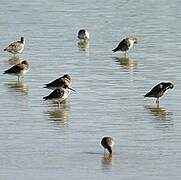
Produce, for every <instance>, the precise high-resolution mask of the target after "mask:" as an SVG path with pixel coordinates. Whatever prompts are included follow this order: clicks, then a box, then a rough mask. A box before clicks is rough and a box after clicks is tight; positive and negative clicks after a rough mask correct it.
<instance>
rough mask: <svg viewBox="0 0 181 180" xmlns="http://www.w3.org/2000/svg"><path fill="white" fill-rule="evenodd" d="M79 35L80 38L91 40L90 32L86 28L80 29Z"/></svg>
mask: <svg viewBox="0 0 181 180" xmlns="http://www.w3.org/2000/svg"><path fill="white" fill-rule="evenodd" d="M77 37H78V38H79V40H83V41H86V40H89V33H88V31H87V30H86V29H80V30H79V32H78V36H77Z"/></svg>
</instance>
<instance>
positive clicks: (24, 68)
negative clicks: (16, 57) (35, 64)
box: [3, 61, 30, 81]
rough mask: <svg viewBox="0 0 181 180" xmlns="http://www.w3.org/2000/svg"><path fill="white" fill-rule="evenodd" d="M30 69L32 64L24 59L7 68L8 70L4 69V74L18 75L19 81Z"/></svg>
mask: <svg viewBox="0 0 181 180" xmlns="http://www.w3.org/2000/svg"><path fill="white" fill-rule="evenodd" d="M29 70H30V65H29V64H28V62H27V61H22V62H21V63H19V64H16V65H14V66H12V67H11V68H9V69H7V70H6V71H4V73H3V74H9V75H14V76H18V81H19V79H20V76H23V75H25V74H26V73H27V72H28V71H29Z"/></svg>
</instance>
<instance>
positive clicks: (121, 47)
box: [112, 37, 138, 57]
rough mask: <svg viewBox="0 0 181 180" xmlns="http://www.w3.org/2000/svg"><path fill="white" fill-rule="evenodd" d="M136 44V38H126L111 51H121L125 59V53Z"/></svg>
mask: <svg viewBox="0 0 181 180" xmlns="http://www.w3.org/2000/svg"><path fill="white" fill-rule="evenodd" d="M137 42H138V39H137V38H136V37H128V38H125V39H123V40H122V41H121V42H120V43H119V44H118V46H117V47H116V48H115V49H113V50H112V51H113V52H117V51H123V52H124V55H125V57H127V52H128V51H129V50H130V49H131V48H132V47H133V45H134V44H136V43H137Z"/></svg>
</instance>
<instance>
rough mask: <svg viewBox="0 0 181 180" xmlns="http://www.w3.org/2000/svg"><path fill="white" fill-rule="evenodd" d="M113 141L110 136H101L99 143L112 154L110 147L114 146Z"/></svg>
mask: <svg viewBox="0 0 181 180" xmlns="http://www.w3.org/2000/svg"><path fill="white" fill-rule="evenodd" d="M114 144H115V143H114V141H113V138H112V137H103V138H102V140H101V145H102V146H103V147H104V149H107V150H108V151H109V153H110V154H112V147H113V146H114Z"/></svg>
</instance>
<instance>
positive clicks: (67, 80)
mask: <svg viewBox="0 0 181 180" xmlns="http://www.w3.org/2000/svg"><path fill="white" fill-rule="evenodd" d="M71 84H72V79H71V77H70V76H69V75H68V74H65V75H63V76H62V77H60V78H58V79H55V80H54V81H52V82H50V83H48V84H45V87H44V88H48V89H56V88H61V87H63V86H65V85H67V86H68V87H70V86H71Z"/></svg>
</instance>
